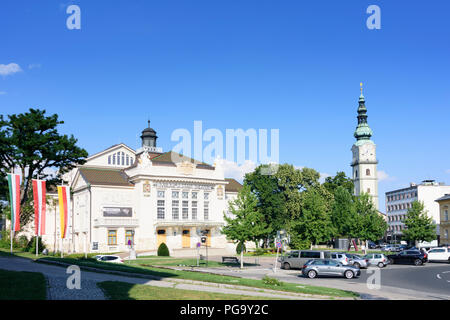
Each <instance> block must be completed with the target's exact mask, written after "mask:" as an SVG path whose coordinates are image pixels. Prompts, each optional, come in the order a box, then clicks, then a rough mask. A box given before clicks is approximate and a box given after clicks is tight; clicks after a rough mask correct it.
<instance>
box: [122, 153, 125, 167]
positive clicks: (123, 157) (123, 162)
mask: <svg viewBox="0 0 450 320" xmlns="http://www.w3.org/2000/svg"><path fill="white" fill-rule="evenodd" d="M122 165H123V166H124V165H125V153H123V152H122Z"/></svg>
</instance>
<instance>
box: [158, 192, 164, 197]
mask: <svg viewBox="0 0 450 320" xmlns="http://www.w3.org/2000/svg"><path fill="white" fill-rule="evenodd" d="M164 196H165V194H164V191H163V190H158V198H164Z"/></svg>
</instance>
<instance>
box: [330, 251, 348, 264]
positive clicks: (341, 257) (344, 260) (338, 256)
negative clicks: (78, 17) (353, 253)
mask: <svg viewBox="0 0 450 320" xmlns="http://www.w3.org/2000/svg"><path fill="white" fill-rule="evenodd" d="M331 259H333V260H336V261H338V262H340V263H341V264H343V265H344V266H346V265H348V264H349V258H348V257H347V254H346V253H344V252H332V253H331Z"/></svg>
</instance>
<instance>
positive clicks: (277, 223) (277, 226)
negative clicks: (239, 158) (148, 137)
mask: <svg viewBox="0 0 450 320" xmlns="http://www.w3.org/2000/svg"><path fill="white" fill-rule="evenodd" d="M270 170H271V168H270V166H269V165H260V166H258V167H257V168H256V169H255V170H254V171H253V172H251V173H247V174H246V175H245V179H244V184H246V185H248V186H249V187H250V188H251V191H252V192H253V193H254V194H255V196H256V198H257V200H258V203H257V208H258V210H259V212H261V214H262V215H263V220H264V222H265V223H266V224H267V226H269V227H270V228H268V229H267V233H266V234H264V235H263V239H264V242H263V246H264V247H266V246H267V245H268V243H269V241H270V239H271V238H273V237H274V236H275V234H276V232H277V230H281V229H284V228H285V225H286V221H287V219H288V215H287V210H286V205H285V199H284V196H283V193H282V192H281V190H280V188H279V185H278V179H277V178H276V177H275V175H274V174H268V173H269V172H271V171H270Z"/></svg>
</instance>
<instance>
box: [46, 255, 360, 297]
mask: <svg viewBox="0 0 450 320" xmlns="http://www.w3.org/2000/svg"><path fill="white" fill-rule="evenodd" d="M41 260H43V261H45V260H50V261H60V262H65V263H68V264H77V265H80V266H85V267H94V268H98V269H103V270H110V271H121V272H131V273H138V274H144V275H152V276H157V277H161V278H177V279H188V280H197V281H205V282H212V283H224V284H231V285H242V286H248V287H253V288H263V289H272V290H279V291H287V292H297V293H305V294H316V295H326V296H335V297H358V295H357V294H356V293H354V292H350V291H344V290H339V289H333V288H326V287H317V286H309V285H301V286H299V285H298V284H295V283H287V282H283V283H282V285H281V286H274V285H271V284H266V283H264V282H263V281H262V280H256V279H247V278H240V277H232V276H223V275H218V274H212V273H204V272H196V271H184V270H172V269H167V268H159V267H154V266H152V265H148V264H145V263H142V262H140V261H141V260H136V261H133V263H131V264H125V263H124V264H112V263H107V262H99V261H96V260H94V259H74V258H62V259H61V258H56V257H46V258H44V259H41ZM150 260H153V259H150Z"/></svg>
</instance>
